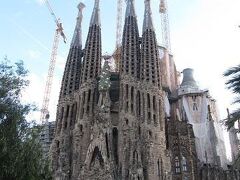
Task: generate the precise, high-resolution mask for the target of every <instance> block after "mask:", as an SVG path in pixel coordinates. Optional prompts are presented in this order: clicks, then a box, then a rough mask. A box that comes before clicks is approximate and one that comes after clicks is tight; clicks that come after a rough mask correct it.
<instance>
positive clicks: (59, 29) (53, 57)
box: [40, 0, 66, 123]
mask: <svg viewBox="0 0 240 180" xmlns="http://www.w3.org/2000/svg"><path fill="white" fill-rule="evenodd" d="M45 4H46V5H47V7H48V10H49V11H50V13H51V15H52V17H53V18H54V21H55V23H56V25H57V28H56V31H55V35H54V41H53V47H52V52H51V57H50V64H49V68H48V75H47V81H46V85H45V90H44V96H43V103H42V108H41V116H40V121H41V122H42V123H46V122H47V121H48V119H49V110H48V106H49V101H50V94H51V89H52V82H53V74H54V69H55V64H56V58H57V50H58V45H59V38H60V36H62V38H63V41H64V42H65V43H66V36H65V34H64V33H63V27H62V23H61V22H60V19H57V17H56V15H55V13H54V11H53V10H52V7H51V6H50V4H49V2H48V0H45Z"/></svg>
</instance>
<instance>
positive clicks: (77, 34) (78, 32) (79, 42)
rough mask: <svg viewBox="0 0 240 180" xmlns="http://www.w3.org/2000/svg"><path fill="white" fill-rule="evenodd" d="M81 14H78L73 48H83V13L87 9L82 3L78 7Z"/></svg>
mask: <svg viewBox="0 0 240 180" xmlns="http://www.w3.org/2000/svg"><path fill="white" fill-rule="evenodd" d="M77 8H78V10H79V12H78V17H77V24H76V27H75V31H74V34H73V39H72V43H71V47H73V46H74V47H81V46H82V18H83V15H82V11H83V9H84V8H85V5H84V4H83V3H82V2H80V3H79V5H78V6H77Z"/></svg>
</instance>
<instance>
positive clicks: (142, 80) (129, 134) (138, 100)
mask: <svg viewBox="0 0 240 180" xmlns="http://www.w3.org/2000/svg"><path fill="white" fill-rule="evenodd" d="M141 43H142V45H141V52H142V53H141V54H140V38H139V34H138V26H137V18H136V14H135V9H134V3H133V0H128V1H127V9H126V17H125V25H124V33H123V45H122V49H123V50H122V62H121V63H122V64H121V68H120V112H119V114H120V119H119V131H120V132H119V136H120V144H124V146H123V147H121V148H120V149H119V152H120V153H119V154H120V155H119V156H120V163H119V168H120V170H121V173H120V174H121V175H122V179H124V180H125V179H151V180H157V179H161V178H163V177H164V176H166V172H170V160H169V158H168V157H167V156H166V150H167V149H166V143H165V139H166V138H165V126H164V124H165V120H164V111H163V98H162V97H163V92H162V90H161V81H160V67H159V56H158V51H157V42H156V37H155V31H154V28H153V23H152V16H151V8H150V1H149V0H145V15H144V25H143V35H142V42H141Z"/></svg>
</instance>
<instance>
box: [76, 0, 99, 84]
mask: <svg viewBox="0 0 240 180" xmlns="http://www.w3.org/2000/svg"><path fill="white" fill-rule="evenodd" d="M99 12H100V10H99V0H95V5H94V8H93V13H92V18H91V22H90V26H89V30H88V36H87V40H86V44H85V53H84V58H83V64H82V69H81V72H82V75H81V83H84V82H87V81H91V80H96V78H97V77H98V76H99V73H100V69H101V56H102V41H101V26H100V15H99Z"/></svg>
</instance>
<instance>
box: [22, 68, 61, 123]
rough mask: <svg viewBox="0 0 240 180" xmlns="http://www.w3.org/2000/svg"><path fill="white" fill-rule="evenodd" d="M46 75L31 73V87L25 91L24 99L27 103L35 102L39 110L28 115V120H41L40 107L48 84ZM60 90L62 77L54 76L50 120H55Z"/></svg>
mask: <svg viewBox="0 0 240 180" xmlns="http://www.w3.org/2000/svg"><path fill="white" fill-rule="evenodd" d="M46 77H47V75H46V74H45V75H41V76H39V75H37V74H34V73H31V74H29V81H30V85H29V87H28V88H27V89H26V90H25V91H24V92H23V97H22V99H23V100H24V102H25V103H33V104H35V105H36V106H37V108H38V110H37V111H35V112H32V113H31V114H29V116H28V120H29V121H31V120H36V121H37V122H40V121H39V120H40V109H41V107H42V102H43V96H44V90H45V85H46ZM59 90H60V79H59V78H58V77H54V79H53V83H52V90H51V94H50V102H49V112H50V121H55V116H56V109H57V102H58V94H59Z"/></svg>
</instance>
